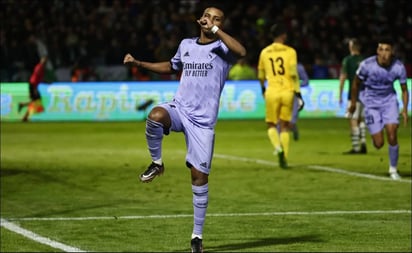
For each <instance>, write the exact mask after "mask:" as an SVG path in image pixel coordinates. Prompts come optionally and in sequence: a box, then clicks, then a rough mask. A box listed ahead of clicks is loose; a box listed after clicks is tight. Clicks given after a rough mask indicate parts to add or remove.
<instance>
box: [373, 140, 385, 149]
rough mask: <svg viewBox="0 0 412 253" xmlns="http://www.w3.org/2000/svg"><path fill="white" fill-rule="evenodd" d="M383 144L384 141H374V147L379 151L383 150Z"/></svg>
mask: <svg viewBox="0 0 412 253" xmlns="http://www.w3.org/2000/svg"><path fill="white" fill-rule="evenodd" d="M383 144H384V142H383V140H374V141H373V146H374V147H375V148H377V149H380V148H382V147H383Z"/></svg>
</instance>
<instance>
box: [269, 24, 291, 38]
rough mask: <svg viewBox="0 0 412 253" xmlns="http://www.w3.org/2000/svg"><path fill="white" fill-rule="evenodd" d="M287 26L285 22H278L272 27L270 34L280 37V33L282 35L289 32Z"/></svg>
mask: <svg viewBox="0 0 412 253" xmlns="http://www.w3.org/2000/svg"><path fill="white" fill-rule="evenodd" d="M287 31H288V30H287V28H286V26H285V25H284V24H282V23H278V24H273V25H272V26H271V27H270V35H271V36H272V37H273V38H276V37H278V36H280V35H282V34H285V33H287Z"/></svg>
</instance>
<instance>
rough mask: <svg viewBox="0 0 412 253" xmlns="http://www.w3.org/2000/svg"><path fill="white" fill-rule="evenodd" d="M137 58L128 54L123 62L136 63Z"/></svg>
mask: <svg viewBox="0 0 412 253" xmlns="http://www.w3.org/2000/svg"><path fill="white" fill-rule="evenodd" d="M134 62H135V59H134V57H133V56H132V55H131V54H126V55H125V57H124V59H123V64H128V63H134Z"/></svg>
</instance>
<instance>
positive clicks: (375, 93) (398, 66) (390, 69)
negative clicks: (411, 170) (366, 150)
mask: <svg viewBox="0 0 412 253" xmlns="http://www.w3.org/2000/svg"><path fill="white" fill-rule="evenodd" d="M406 78H407V77H406V69H405V66H404V65H403V63H402V62H401V61H400V60H398V59H395V58H394V55H393V42H392V40H391V39H381V40H380V41H379V43H378V48H377V55H375V56H371V57H369V58H366V59H365V60H363V61H362V62H361V63H360V65H359V68H358V69H357V71H356V76H355V79H354V81H353V86H352V90H351V92H352V97H351V106H350V107H349V109H348V112H349V113H350V114H352V113H354V111H355V105H356V97H357V94H358V91H359V100H360V101H361V103H362V104H363V105H364V107H365V123H366V125H367V127H368V130H369V133H370V134H371V136H372V140H373V145H374V146H375V147H376V148H378V149H379V148H381V147H383V144H384V133H383V132H384V131H383V130H384V129H385V131H386V137H387V141H388V143H389V176H390V177H391V178H392V179H394V180H399V179H400V178H401V177H400V176H399V174H398V169H397V165H398V158H399V145H398V137H397V131H398V126H399V104H398V100H397V96H396V92H395V89H394V87H393V84H394V81H395V80H399V83H400V86H401V89H402V103H403V110H402V112H401V114H402V117H403V122H404V125H405V126H406V125H407V122H408V102H409V95H408V87H407V85H406V81H407V79H406Z"/></svg>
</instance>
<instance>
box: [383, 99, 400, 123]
mask: <svg viewBox="0 0 412 253" xmlns="http://www.w3.org/2000/svg"><path fill="white" fill-rule="evenodd" d="M382 121H383V124H384V125H388V124H394V125H398V124H399V104H398V101H397V100H396V99H393V101H392V102H391V103H387V104H385V106H383V108H382Z"/></svg>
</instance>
